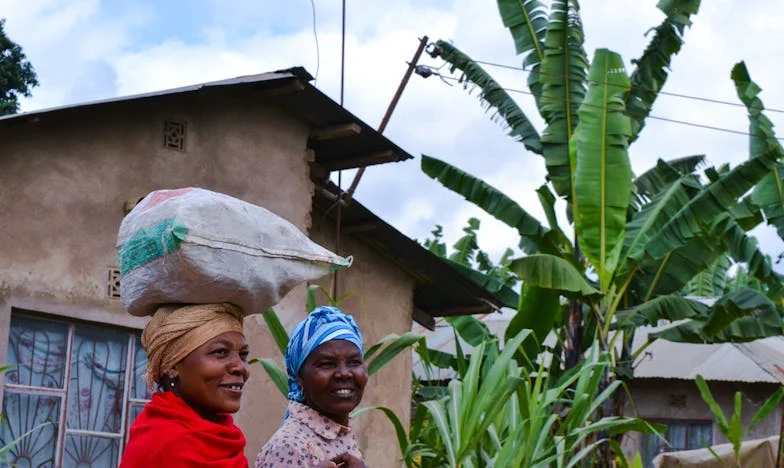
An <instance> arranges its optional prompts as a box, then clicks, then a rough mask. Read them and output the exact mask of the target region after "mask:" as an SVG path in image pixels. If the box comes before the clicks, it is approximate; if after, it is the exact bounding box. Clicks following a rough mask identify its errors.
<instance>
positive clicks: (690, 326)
mask: <svg viewBox="0 0 784 468" xmlns="http://www.w3.org/2000/svg"><path fill="white" fill-rule="evenodd" d="M782 323H783V322H782V317H781V314H780V312H779V311H778V310H776V308H775V307H772V304H770V301H769V300H768V299H767V298H765V297H764V296H763V295H762V294H761V293H759V292H758V291H754V290H751V289H741V290H737V291H732V292H730V293H728V294H726V295H725V296H723V297H721V298H719V299H718V300H717V301H716V303H715V304H714V305H713V306H711V307H710V308H709V309H708V311H707V314H706V317H704V318H699V319H695V320H687V321H685V322H684V323H681V324H679V325H676V326H673V327H671V328H668V329H665V330H663V331H660V332H656V333H653V334H651V336H652V337H653V338H662V339H665V340H668V341H674V342H679V343H704V344H711V343H730V342H731V343H743V342H748V341H753V340H756V339H760V338H767V337H770V336H778V335H781V334H784V330H782ZM706 327H707V329H706Z"/></svg>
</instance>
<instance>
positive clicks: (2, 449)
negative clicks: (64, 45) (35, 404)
mask: <svg viewBox="0 0 784 468" xmlns="http://www.w3.org/2000/svg"><path fill="white" fill-rule="evenodd" d="M1 25H2V23H0V26H1ZM0 32H1V30H0ZM7 369H8V367H6V368H4V369H2V370H0V372H2V371H4V370H7ZM50 425H53V424H52V423H51V422H48V421H47V422H45V423H41V424H39V425H37V426H35V427H34V428H32V429H30V430H29V431H27V432H25V433H24V434H22V435H20V436H19V437H17V438H16V439H14V440H12V441H11V442H8V443H7V444H5V445H4V446H2V447H0V463H2V462H3V461H4V460H3V457H4V456H5V455H7V454H8V453H9V452H11V450H13V449H14V447H16V446H17V445H18V444H19V443H20V442H22V441H23V440H24V439H26V438H28V437H30V435H32V434H33V433H34V432H36V431H38V430H39V429H43V428H44V427H46V426H50Z"/></svg>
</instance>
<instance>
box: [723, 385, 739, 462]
mask: <svg viewBox="0 0 784 468" xmlns="http://www.w3.org/2000/svg"><path fill="white" fill-rule="evenodd" d="M734 403H735V407H734V411H733V412H732V416H730V421H729V423H728V424H727V434H726V436H727V440H729V441H730V442H732V449H733V451H734V452H735V457H736V458H737V457H738V455H739V454H740V444H741V442H743V422H741V409H742V408H743V394H742V393H741V392H735V401H734Z"/></svg>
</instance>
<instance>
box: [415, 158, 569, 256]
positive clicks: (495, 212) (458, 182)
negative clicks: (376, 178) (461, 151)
mask: <svg viewBox="0 0 784 468" xmlns="http://www.w3.org/2000/svg"><path fill="white" fill-rule="evenodd" d="M422 172H424V173H425V174H427V175H428V176H430V177H432V178H433V179H436V180H437V181H439V182H441V184H442V185H444V187H446V188H448V189H450V190H452V191H453V192H456V193H458V194H460V195H462V196H464V197H465V199H466V200H468V201H469V202H471V203H473V204H474V205H476V206H478V207H479V208H482V209H483V210H484V211H485V212H487V214H489V215H491V216H493V217H494V218H496V219H497V220H499V221H501V222H503V223H505V224H507V225H508V226H511V227H512V228H514V229H517V232H518V233H520V235H521V236H522V237H526V238H528V239H530V240H531V241H532V242H534V243H535V244H536V246H537V248H538V249H539V250H540V251H543V252H553V251H557V248H556V246H554V245H553V244H552V242H551V241H549V240H547V239H545V237H544V235H545V232H546V231H547V230H546V229H545V227H544V226H542V224H541V223H540V222H539V220H538V219H536V218H534V217H533V216H531V215H530V214H528V212H526V211H525V210H524V209H523V207H521V206H520V205H519V204H517V202H515V201H514V200H512V199H511V198H509V197H508V196H506V194H504V193H503V192H501V191H500V190H498V189H496V188H495V187H493V186H491V185H489V184H487V183H485V182H483V181H482V180H480V179H477V178H476V177H474V176H472V175H471V174H469V173H467V172H464V171H461V170H460V169H458V168H456V167H454V166H452V165H451V164H449V163H447V162H444V161H441V160H438V159H436V158H432V157H430V156H426V155H422Z"/></svg>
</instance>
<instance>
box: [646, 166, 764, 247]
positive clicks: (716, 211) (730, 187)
mask: <svg viewBox="0 0 784 468" xmlns="http://www.w3.org/2000/svg"><path fill="white" fill-rule="evenodd" d="M777 157H778V156H777V155H776V154H774V153H771V152H767V153H764V154H760V155H758V156H755V157H754V158H752V159H751V160H748V161H745V162H743V163H742V164H739V165H738V166H736V167H735V168H733V169H732V170H731V171H730V172H728V173H726V174H725V175H723V176H721V178H720V179H718V180H717V181H715V182H712V183H711V184H709V185H708V186H706V187H705V188H703V189H702V190H701V191H700V193H698V194H697V195H696V196H695V197H694V198H693V199H692V200H691V201H690V202H689V203H687V204H686V205H685V206H684V207H683V208H681V210H680V211H679V212H678V213H677V214H676V215H675V216H674V217H673V218H672V220H670V221H669V222H668V223H667V224H666V225H665V226H664V227H663V228H662V230H661V232H659V234H657V235H656V236H655V237H654V238H653V239H651V241H650V242H648V245H647V246H646V252H647V253H649V254H650V255H651V256H652V257H653V258H657V259H658V258H662V257H664V256H665V255H667V254H668V253H670V252H672V251H673V250H675V249H677V248H678V247H680V246H682V245H684V244H685V243H686V242H688V240H689V239H693V238H696V237H699V236H701V235H704V234H705V233H706V231H707V230H708V229H710V226H711V225H712V224H713V221H714V219H715V218H716V217H717V216H719V215H721V214H723V213H724V212H725V211H728V210H730V209H731V207H732V206H734V205H735V204H737V200H738V199H739V198H740V197H742V196H743V195H744V194H745V193H746V192H748V191H749V190H751V189H752V188H753V187H754V185H755V184H757V182H759V181H760V180H761V179H762V178H763V177H764V176H765V175H767V174H769V173H770V170H771V168H772V167H773V165H775V164H776V158H777Z"/></svg>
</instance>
